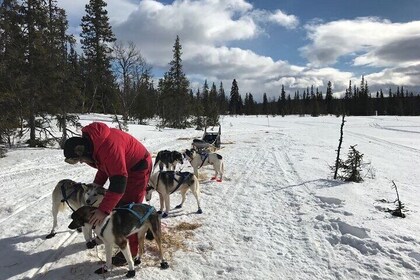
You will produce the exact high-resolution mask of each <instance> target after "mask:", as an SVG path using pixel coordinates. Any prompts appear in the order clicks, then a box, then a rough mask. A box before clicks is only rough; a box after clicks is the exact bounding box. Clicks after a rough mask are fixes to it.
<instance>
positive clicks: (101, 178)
mask: <svg viewBox="0 0 420 280" xmlns="http://www.w3.org/2000/svg"><path fill="white" fill-rule="evenodd" d="M106 180H108V175H106V173H105V172H103V171H101V170H98V171H97V172H96V175H95V179H94V180H93V183H95V184H97V185H99V186H101V187H103V186H104V185H105V183H106Z"/></svg>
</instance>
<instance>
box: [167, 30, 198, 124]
mask: <svg viewBox="0 0 420 280" xmlns="http://www.w3.org/2000/svg"><path fill="white" fill-rule="evenodd" d="M181 55H182V46H181V43H180V39H179V36H176V39H175V44H174V46H173V59H172V61H171V62H170V63H169V65H170V69H169V71H168V72H166V73H165V75H164V78H163V81H162V83H161V87H160V91H161V92H160V94H161V106H162V107H163V112H162V114H161V117H162V123H161V125H167V126H169V127H174V128H185V127H187V126H188V116H189V115H190V113H191V111H190V110H189V108H188V107H187V106H185V102H186V100H188V97H189V95H188V93H189V81H188V79H187V77H186V75H185V73H184V71H183V69H182V58H181Z"/></svg>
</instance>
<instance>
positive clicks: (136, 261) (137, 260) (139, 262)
mask: <svg viewBox="0 0 420 280" xmlns="http://www.w3.org/2000/svg"><path fill="white" fill-rule="evenodd" d="M133 261H134V265H139V264H141V259H140V258H139V257H135V258H134V259H133Z"/></svg>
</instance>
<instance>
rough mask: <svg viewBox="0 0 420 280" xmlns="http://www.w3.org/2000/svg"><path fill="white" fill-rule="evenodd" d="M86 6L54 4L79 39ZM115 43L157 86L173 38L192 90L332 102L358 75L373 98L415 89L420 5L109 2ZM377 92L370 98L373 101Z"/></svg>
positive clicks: (373, 0)
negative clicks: (315, 91)
mask: <svg viewBox="0 0 420 280" xmlns="http://www.w3.org/2000/svg"><path fill="white" fill-rule="evenodd" d="M87 3H88V1H87V0H58V4H59V6H60V7H62V8H64V9H65V10H66V11H67V14H68V17H69V24H70V29H69V32H70V33H73V34H75V35H76V36H79V35H78V34H80V31H81V28H80V19H81V17H82V16H83V15H84V14H85V10H84V6H85V5H86V4H87ZM107 3H108V7H107V10H108V13H109V17H110V23H111V25H112V27H113V31H114V33H115V35H116V37H117V39H118V40H120V41H122V42H129V41H131V42H134V43H135V44H136V46H137V47H138V49H139V50H140V52H141V54H142V55H143V57H144V58H145V59H146V61H147V62H148V63H149V64H150V65H151V66H152V67H153V73H154V77H155V78H156V79H159V78H160V77H162V74H163V73H164V72H166V71H168V69H169V62H170V61H171V59H172V55H173V53H172V49H173V45H174V42H175V38H176V36H177V35H178V36H179V37H180V43H181V45H182V51H183V54H182V60H183V67H184V72H185V73H186V75H187V77H188V78H189V80H190V82H191V87H192V88H193V89H194V90H197V89H198V88H202V86H203V83H204V80H207V82H208V83H209V84H210V85H211V84H212V83H215V84H216V86H217V87H218V86H219V85H220V82H222V83H223V87H224V89H225V92H227V93H228V94H229V93H230V88H231V85H232V81H233V79H236V80H237V82H238V87H239V92H240V93H241V94H242V95H243V96H244V95H245V93H248V92H250V93H252V95H253V96H254V99H255V100H257V101H258V100H259V101H261V100H262V95H263V94H264V93H266V94H267V96H268V97H269V99H271V98H276V99H277V98H278V97H279V95H280V90H281V86H282V85H284V86H285V89H286V92H287V93H288V94H291V96H292V97H293V96H294V93H295V92H296V91H297V90H299V92H300V94H301V95H302V93H303V89H306V88H307V87H310V86H311V85H313V86H314V87H318V88H319V90H320V91H322V92H323V93H324V94H325V91H326V85H327V83H328V81H331V82H332V85H333V92H334V95H335V96H337V97H338V96H340V95H342V94H343V93H344V91H345V88H347V87H348V85H349V81H350V80H351V81H352V84H353V85H354V84H356V85H360V82H361V77H362V76H364V77H365V80H366V81H367V82H368V86H369V88H370V90H371V92H372V93H376V91H377V90H379V89H382V90H383V91H384V92H388V88H390V87H391V88H392V90H393V91H394V92H395V91H396V87H397V86H400V87H401V86H403V87H404V89H407V90H410V91H414V92H419V91H420V52H419V51H418V50H419V49H420V19H419V14H420V0H400V1H394V0H369V1H365V0H313V1H312V0H311V1H303V0H282V1H278V0H264V1H263V0H260V1H246V0H198V1H192V0H177V1H155V0H109V1H107ZM373 95H375V94H373Z"/></svg>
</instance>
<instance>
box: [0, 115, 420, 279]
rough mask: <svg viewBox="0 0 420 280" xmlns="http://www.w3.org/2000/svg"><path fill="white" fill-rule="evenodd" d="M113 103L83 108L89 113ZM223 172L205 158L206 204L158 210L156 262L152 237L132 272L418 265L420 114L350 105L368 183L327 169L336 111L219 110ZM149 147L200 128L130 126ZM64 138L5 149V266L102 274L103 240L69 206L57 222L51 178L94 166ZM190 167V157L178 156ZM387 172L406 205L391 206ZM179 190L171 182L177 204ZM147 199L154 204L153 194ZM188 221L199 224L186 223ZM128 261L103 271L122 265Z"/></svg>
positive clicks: (397, 273)
mask: <svg viewBox="0 0 420 280" xmlns="http://www.w3.org/2000/svg"><path fill="white" fill-rule="evenodd" d="M94 120H101V121H105V122H107V123H108V124H109V125H110V126H115V124H113V123H111V122H110V118H109V117H108V116H103V115H82V116H81V122H82V125H86V124H88V123H90V122H92V121H94ZM221 121H222V149H221V150H219V151H218V153H220V154H221V155H222V156H223V158H224V161H225V179H224V181H223V182H222V183H216V182H213V181H210V180H209V179H210V177H211V176H212V174H213V171H212V170H211V168H210V167H203V168H202V170H201V173H202V175H201V176H200V178H201V179H202V181H201V192H202V195H201V204H202V209H203V212H204V213H203V214H201V215H199V214H195V211H196V210H197V209H196V207H197V205H196V202H195V199H194V197H193V196H192V194H191V193H188V195H187V200H186V202H185V204H184V207H183V209H182V210H181V211H177V210H174V211H173V212H172V213H171V214H170V216H169V217H168V218H165V219H163V220H162V224H163V231H164V239H165V237H166V238H167V239H169V240H170V241H169V245H168V246H166V248H165V258H166V259H167V260H168V262H169V265H170V268H169V269H167V270H161V269H160V268H159V260H158V257H157V253H156V246H155V244H154V243H152V242H151V243H149V241H147V244H146V254H145V255H144V258H143V262H142V264H141V265H140V267H137V269H136V273H137V274H136V278H135V279H160V280H161V279H266V280H267V279H420V217H419V216H418V209H419V207H420V200H419V191H420V183H419V182H420V172H419V171H418V167H419V166H420V137H419V133H420V117H395V116H386V117H383V116H378V117H347V118H346V123H345V125H344V142H343V145H342V151H341V155H342V156H341V157H342V158H343V159H345V158H346V156H347V152H348V149H349V147H350V145H355V144H357V146H356V149H357V150H358V151H360V152H361V153H362V154H364V157H363V159H364V162H365V163H366V165H365V166H364V169H363V176H364V181H363V182H362V183H350V182H342V181H338V180H333V179H332V174H333V173H332V171H331V170H330V168H329V166H331V165H333V164H334V161H335V157H336V149H337V147H338V139H339V134H340V131H339V130H340V124H341V118H336V117H334V116H328V117H327V116H326V117H318V118H312V117H297V116H287V117H284V118H282V117H271V116H270V117H268V118H267V117H262V116H259V117H256V116H249V117H245V116H241V117H228V116H225V117H222V120H221ZM129 132H130V133H131V134H132V135H134V136H135V137H137V138H138V139H139V140H141V141H142V142H143V143H144V144H145V146H146V147H147V148H148V149H149V151H150V152H152V153H154V154H156V153H157V152H158V151H159V150H163V149H170V150H179V151H181V150H183V149H187V148H190V147H191V142H192V139H193V138H194V137H198V138H199V137H201V136H202V131H197V130H194V129H186V130H177V129H163V130H158V129H157V128H156V127H155V126H154V125H149V126H147V125H135V124H132V125H130V126H129ZM63 159H64V157H63V153H62V150H59V149H41V148H34V149H28V148H22V149H15V150H11V151H9V152H8V154H7V157H6V158H2V159H0V191H1V194H2V195H1V196H0V226H1V229H2V230H1V231H0V248H2V250H0V259H1V264H0V278H1V279H32V278H36V279H102V278H103V277H102V276H97V275H95V274H94V273H93V272H94V270H95V269H97V268H98V267H99V266H100V265H101V260H104V248H103V245H101V246H99V247H97V249H92V250H88V249H86V247H85V242H84V239H83V236H82V234H81V233H77V232H73V231H71V230H69V229H68V228H67V226H68V224H69V223H70V219H69V215H70V214H71V210H69V209H68V211H67V212H65V213H59V228H58V234H57V235H56V236H55V237H54V238H52V239H48V240H47V239H45V236H46V235H47V234H48V233H49V232H50V230H51V227H52V216H51V192H52V190H53V188H54V187H55V184H56V183H57V182H58V181H59V180H61V179H65V178H69V179H72V180H75V181H80V182H86V183H89V182H91V181H92V179H93V176H94V174H95V169H93V168H90V167H89V166H87V165H83V164H77V165H69V164H66V163H65V162H64V161H63ZM180 168H183V169H182V170H183V171H192V168H191V167H190V166H189V165H188V164H186V163H184V165H183V166H182V167H180ZM392 180H393V181H394V182H395V183H396V185H397V186H398V191H399V194H400V198H401V201H402V202H403V203H404V204H405V207H406V209H407V212H406V215H407V217H406V218H405V219H402V218H398V217H394V216H392V215H391V214H390V213H387V212H385V210H386V209H387V208H391V209H395V205H394V204H393V203H392V202H393V201H394V200H395V198H396V193H395V190H394V189H393V188H392V187H393V184H392ZM180 199H181V197H180V194H178V193H175V194H173V195H172V196H171V201H172V203H171V205H173V206H175V205H177V204H178V203H179V201H180ZM151 204H152V205H154V206H155V207H159V201H158V196H157V195H156V194H154V195H153V198H152V201H151ZM182 225H192V226H195V227H196V228H195V229H192V230H186V229H185V228H183V227H182ZM126 271H127V267H120V268H114V269H113V271H111V272H110V273H109V274H107V275H106V278H108V279H121V278H125V273H126Z"/></svg>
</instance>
